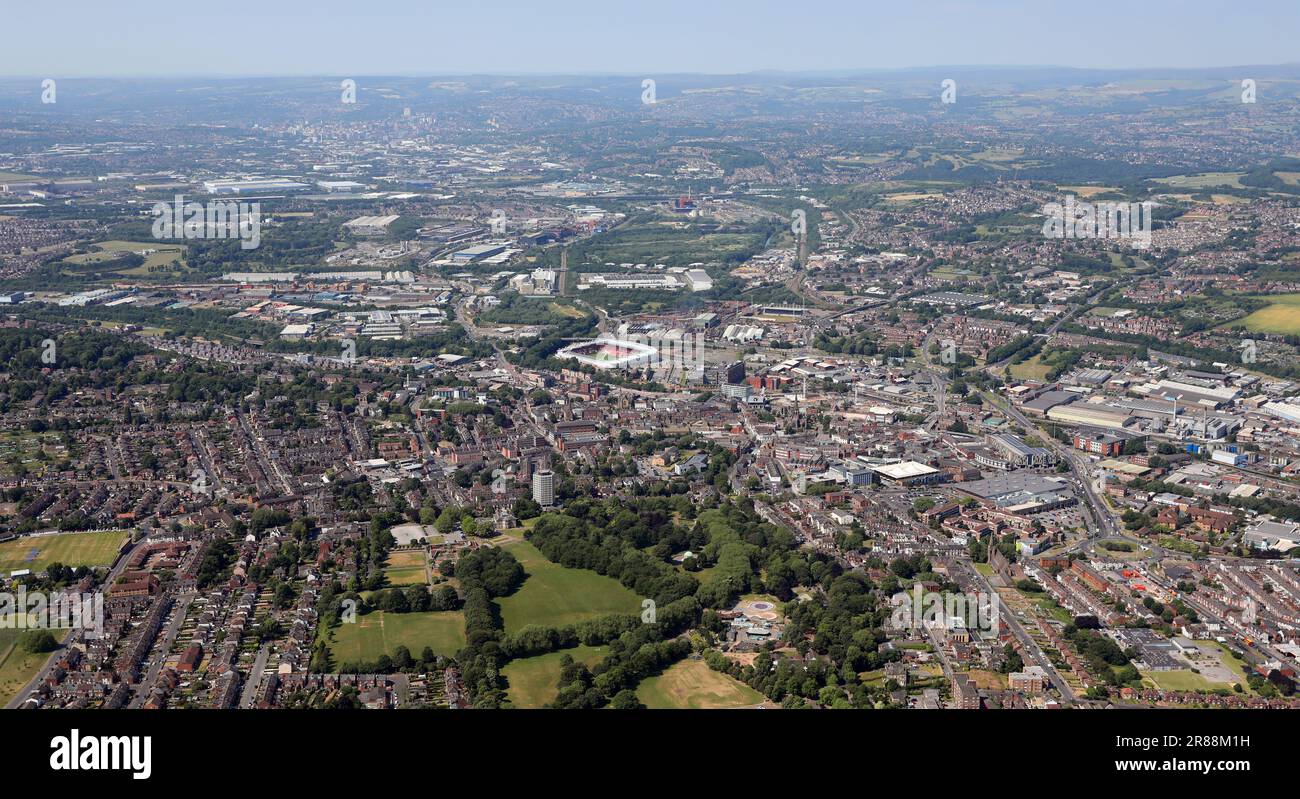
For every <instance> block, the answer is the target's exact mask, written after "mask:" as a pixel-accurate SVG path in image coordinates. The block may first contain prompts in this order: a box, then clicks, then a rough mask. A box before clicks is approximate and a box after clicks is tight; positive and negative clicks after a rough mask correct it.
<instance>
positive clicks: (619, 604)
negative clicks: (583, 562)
mask: <svg viewBox="0 0 1300 799" xmlns="http://www.w3.org/2000/svg"><path fill="white" fill-rule="evenodd" d="M505 549H506V550H507V551H509V552H510V553H511V554H513V555H514V556H515V557H516V558H518V559H519V562H520V563H522V564H523V566H524V571H526V572H528V578H527V579H526V580H524V584H523V585H522V586H521V587H520V588H519V590H518V591H516V592H515V593H513V594H511V595H510V596H506V597H501V598H500V599H498V600H497V604H499V605H500V606H501V618H502V619H503V620H504V621H505V625H506V632H515V631H517V630H519V629H520V628H521V627H525V626H527V625H529V624H540V625H541V626H543V627H563V626H565V625H566V624H575V623H577V622H580V621H583V620H585V619H594V618H597V617H600V616H606V615H609V614H610V613H635V614H639V613H640V612H641V599H640V598H639V597H638V596H637V595H636V594H634V593H632V592H631V591H629V590H628V589H626V588H624V587H623V586H622V585H621V584H620V583H619V582H618V580H615V579H614V578H612V577H604V576H602V575H599V574H596V573H595V572H593V571H587V570H586V569H569V568H565V567H564V566H559V565H557V564H554V563H552V562H550V561H549V560H547V559H546V556H545V555H543V554H542V553H541V552H540V551H538V549H537V547H535V546H533V545H532V544H530V543H528V542H527V541H515V542H513V543H510V544H506V546H505Z"/></svg>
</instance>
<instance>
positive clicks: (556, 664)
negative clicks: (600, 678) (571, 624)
mask: <svg viewBox="0 0 1300 799" xmlns="http://www.w3.org/2000/svg"><path fill="white" fill-rule="evenodd" d="M607 654H609V647H607V646H586V645H583V646H575V647H573V648H572V649H561V650H560V651H558V652H547V653H546V654H545V655H535V656H533V657H530V658H522V659H520V660H512V661H510V662H509V663H507V664H506V666H505V668H503V669H501V673H502V674H503V675H505V678H506V682H507V683H509V688H508V689H507V690H506V694H507V695H508V696H509V697H510V703H511V704H512V705H514V706H515V707H520V708H537V707H542V706H543V705H545V704H546V703H547V702H550V701H552V700H554V699H555V695H556V694H557V693H559V682H560V660H561V659H562V658H563V657H564V656H565V655H568V656H569V657H571V658H573V660H574V662H575V663H584V664H586V666H587V668H591V667H592V666H594V665H596V664H597V663H599V662H600V661H601V660H604V658H605V655H607Z"/></svg>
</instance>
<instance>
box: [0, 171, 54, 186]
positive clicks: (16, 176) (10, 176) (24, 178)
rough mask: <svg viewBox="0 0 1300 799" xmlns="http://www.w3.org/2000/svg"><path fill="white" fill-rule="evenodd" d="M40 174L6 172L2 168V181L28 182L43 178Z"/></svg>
mask: <svg viewBox="0 0 1300 799" xmlns="http://www.w3.org/2000/svg"><path fill="white" fill-rule="evenodd" d="M42 179H43V178H41V177H40V176H38V175H24V174H23V173H22V172H5V171H3V170H0V183H27V182H28V181H32V180H42Z"/></svg>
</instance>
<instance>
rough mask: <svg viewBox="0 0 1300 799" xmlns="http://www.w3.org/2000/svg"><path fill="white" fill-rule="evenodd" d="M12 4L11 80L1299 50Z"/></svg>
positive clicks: (917, 28) (761, 21)
mask: <svg viewBox="0 0 1300 799" xmlns="http://www.w3.org/2000/svg"><path fill="white" fill-rule="evenodd" d="M10 2H11V7H9V8H6V9H5V10H4V11H3V16H4V17H5V21H6V23H7V24H6V25H5V27H6V28H7V30H8V32H9V35H8V36H6V37H5V45H4V46H3V47H0V75H3V76H28V75H39V76H64V77H86V76H149V77H174V76H190V75H339V74H349V75H351V74H356V75H383V74H388V75H407V74H409V75H441V74H466V73H491V74H652V73H655V74H666V73H685V72H700V73H721V74H729V73H743V72H753V71H759V70H783V71H834V70H854V69H881V68H885V69H896V68H907V67H924V66H940V65H967V66H980V65H989V66H992V65H999V66H1009V65H1033V66H1064V67H1084V68H1149V67H1176V68H1186V67H1215V66H1241V65H1258V64H1278V63H1298V62H1300V0H1235V1H1234V2H1226V1H1225V0H1183V2H1178V1H1177V0H1145V1H1144V2H1128V3H1113V4H1102V3H1095V4H1091V3H1089V4H1079V3H1071V2H1058V1H1057V0H1039V1H1038V2H1032V1H1031V0H982V1H980V0H915V1H914V2H909V1H908V0H893V2H888V3H883V2H875V0H859V2H853V1H852V0H826V1H825V2H812V3H801V2H792V1H791V0H781V1H780V2H774V1H773V0H746V1H745V2H737V1H735V0H716V1H715V2H709V0H690V1H689V2H687V1H686V0H655V1H654V2H647V3H631V2H620V0H605V2H596V1H595V0H553V2H550V3H545V2H523V1H522V0H493V1H491V2H456V3H451V2H443V1H442V0H423V2H421V0H384V2H382V3H359V2H357V1H356V0H315V1H314V2H308V1H307V0H263V2H262V3H250V2H246V0H230V1H229V2H224V3H210V4H200V3H185V2H176V3H165V2H157V1H156V0H154V1H153V2H143V0H118V1H117V2H114V3H106V2H103V0H64V1H63V2H59V3H46V4H37V3H29V2H23V1H22V0H10ZM1101 9H1107V10H1108V12H1109V13H1105V14H1103V13H1101ZM14 34H18V35H14Z"/></svg>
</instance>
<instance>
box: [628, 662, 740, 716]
mask: <svg viewBox="0 0 1300 799" xmlns="http://www.w3.org/2000/svg"><path fill="white" fill-rule="evenodd" d="M636 697H637V699H640V700H641V702H642V703H643V704H644V705H645V706H646V707H648V708H652V709H656V710H658V709H665V710H678V709H683V708H687V709H691V710H714V709H719V708H739V707H749V706H751V705H757V704H759V703H760V702H762V701H763V695H762V694H760V693H759V692H758V691H755V690H754V689H753V688H750V687H749V686H748V685H745V684H744V683H742V682H739V681H737V680H735V679H733V678H732V677H730V676H728V675H726V674H723V673H721V672H717V671H714V670H713V669H711V668H709V667H708V666H707V665H705V663H704V661H702V660H683V661H680V662H678V663H674V664H673V665H671V666H669V667H668V668H667V669H666V670H665V671H664V673H663V674H657V675H655V676H654V677H648V678H646V679H645V680H642V681H641V684H640V685H638V686H637V689H636Z"/></svg>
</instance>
